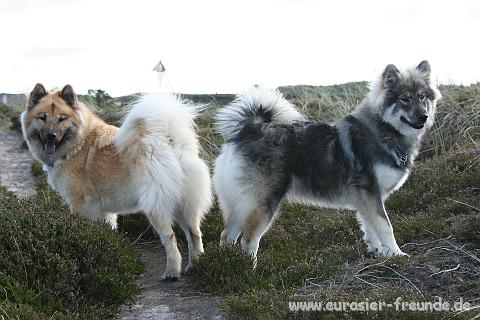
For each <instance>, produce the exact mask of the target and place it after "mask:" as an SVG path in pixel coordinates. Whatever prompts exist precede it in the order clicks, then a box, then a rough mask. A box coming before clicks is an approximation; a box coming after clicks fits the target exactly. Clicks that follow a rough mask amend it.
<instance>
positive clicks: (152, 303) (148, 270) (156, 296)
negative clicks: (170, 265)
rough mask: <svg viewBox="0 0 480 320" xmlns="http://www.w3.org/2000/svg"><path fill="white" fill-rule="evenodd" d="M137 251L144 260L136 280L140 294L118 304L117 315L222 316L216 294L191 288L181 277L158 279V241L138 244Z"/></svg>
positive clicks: (149, 318) (144, 319)
mask: <svg viewBox="0 0 480 320" xmlns="http://www.w3.org/2000/svg"><path fill="white" fill-rule="evenodd" d="M137 251H138V252H140V258H141V260H142V261H143V263H144V264H145V274H144V275H143V276H142V277H141V278H140V279H139V281H138V282H139V283H138V284H139V287H140V294H139V296H138V297H137V299H136V301H135V303H133V304H132V305H130V306H124V307H122V309H121V312H120V315H119V317H118V319H121V320H134V319H138V320H154V319H155V320H163V319H168V320H190V319H191V320H195V319H224V318H223V316H222V315H221V313H220V311H219V309H218V305H219V304H220V299H219V298H218V297H214V296H210V295H206V294H203V293H200V292H197V291H195V290H194V289H192V286H191V285H190V284H189V283H188V282H187V281H186V280H185V278H181V279H180V280H179V281H176V282H163V281H161V280H160V278H161V276H162V274H163V271H164V268H165V251H164V249H163V247H162V245H161V244H160V242H157V243H155V244H144V245H140V246H138V247H137ZM184 258H186V257H184ZM185 262H186V261H184V265H185Z"/></svg>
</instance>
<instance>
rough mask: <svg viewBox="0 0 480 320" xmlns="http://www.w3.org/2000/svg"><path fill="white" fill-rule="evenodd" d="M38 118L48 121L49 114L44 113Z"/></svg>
mask: <svg viewBox="0 0 480 320" xmlns="http://www.w3.org/2000/svg"><path fill="white" fill-rule="evenodd" d="M37 119H40V120H42V121H47V115H46V114H42V115H41V116H40V117H38V118H37Z"/></svg>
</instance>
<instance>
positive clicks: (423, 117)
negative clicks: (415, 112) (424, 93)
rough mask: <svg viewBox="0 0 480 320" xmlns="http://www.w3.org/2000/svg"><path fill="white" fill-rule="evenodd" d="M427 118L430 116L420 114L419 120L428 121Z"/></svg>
mask: <svg viewBox="0 0 480 320" xmlns="http://www.w3.org/2000/svg"><path fill="white" fill-rule="evenodd" d="M427 119H428V116H427V115H426V114H425V115H421V116H418V121H420V122H421V123H425V122H427Z"/></svg>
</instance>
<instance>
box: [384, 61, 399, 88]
mask: <svg viewBox="0 0 480 320" xmlns="http://www.w3.org/2000/svg"><path fill="white" fill-rule="evenodd" d="M398 80H400V71H399V70H398V69H397V67H395V66H394V65H393V64H389V65H388V66H387V67H386V68H385V71H383V87H384V88H385V89H388V88H392V87H394V86H395V85H396V84H397V82H398Z"/></svg>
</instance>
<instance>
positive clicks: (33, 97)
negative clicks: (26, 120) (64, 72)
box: [27, 83, 47, 109]
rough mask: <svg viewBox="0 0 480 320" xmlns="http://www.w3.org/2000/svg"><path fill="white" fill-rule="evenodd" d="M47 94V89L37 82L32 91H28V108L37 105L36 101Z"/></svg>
mask: <svg viewBox="0 0 480 320" xmlns="http://www.w3.org/2000/svg"><path fill="white" fill-rule="evenodd" d="M46 95H47V90H45V87H44V86H43V84H41V83H37V84H36V85H35V88H33V90H32V92H30V97H29V98H28V105H27V107H28V109H31V108H33V107H35V106H36V105H37V103H38V102H39V101H40V100H42V98H43V97H45V96H46Z"/></svg>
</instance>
